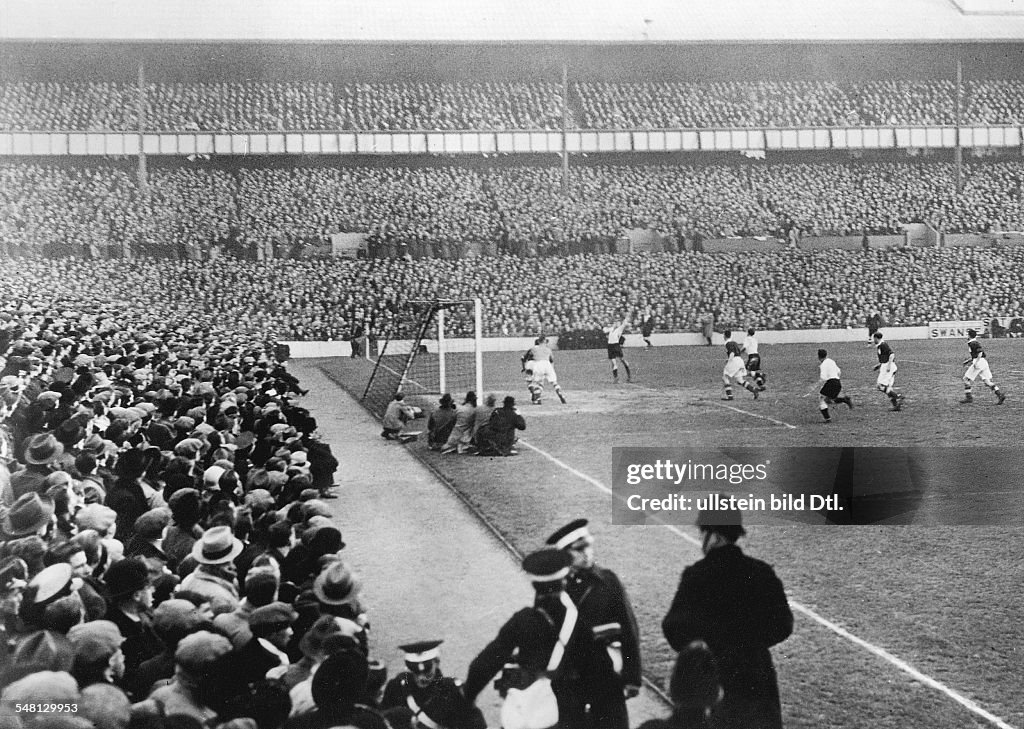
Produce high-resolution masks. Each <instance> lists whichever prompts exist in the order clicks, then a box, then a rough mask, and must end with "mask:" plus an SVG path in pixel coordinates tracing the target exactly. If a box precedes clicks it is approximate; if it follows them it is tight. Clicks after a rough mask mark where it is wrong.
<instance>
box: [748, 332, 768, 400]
mask: <svg viewBox="0 0 1024 729" xmlns="http://www.w3.org/2000/svg"><path fill="white" fill-rule="evenodd" d="M757 347H758V344H757V332H755V331H754V329H753V327H751V328H749V329H747V336H746V337H745V338H744V339H743V352H745V353H746V355H747V374H748V375H750V376H751V377H753V378H754V384H755V385H757V389H758V390H760V391H761V392H764V391H765V386H764V381H765V376H764V372H762V371H761V355H760V354H758V351H757Z"/></svg>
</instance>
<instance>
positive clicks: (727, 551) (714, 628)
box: [662, 511, 793, 727]
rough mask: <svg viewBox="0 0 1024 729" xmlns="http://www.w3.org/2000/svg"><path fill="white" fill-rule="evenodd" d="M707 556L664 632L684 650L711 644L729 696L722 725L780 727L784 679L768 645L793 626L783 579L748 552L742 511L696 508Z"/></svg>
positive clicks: (688, 574) (689, 571)
mask: <svg viewBox="0 0 1024 729" xmlns="http://www.w3.org/2000/svg"><path fill="white" fill-rule="evenodd" d="M697 527H698V528H699V530H700V534H701V539H702V551H703V552H704V555H705V556H704V558H703V559H701V560H700V561H698V562H696V563H695V564H693V565H691V566H689V567H687V568H686V569H685V570H683V575H682V577H681V578H680V581H679V587H678V589H677V590H676V594H675V597H674V598H673V599H672V605H671V606H670V607H669V611H668V614H667V615H666V616H665V618H664V620H663V621H662V630H663V631H664V633H665V638H666V639H667V640H668V642H669V645H671V646H672V647H673V648H674V649H675V650H677V651H682V650H683V649H685V648H686V647H687V646H689V645H690V644H691V642H693V641H695V640H701V641H704V642H705V643H706V644H707V646H708V647H709V648H710V649H711V653H712V654H713V655H714V658H715V661H716V662H717V665H718V670H719V673H720V676H721V681H722V689H723V691H724V696H723V698H722V703H721V704H720V705H719V706H718V708H717V709H716V711H715V715H716V721H717V720H720V721H722V722H723V726H750V725H751V723H756V724H757V726H764V727H781V726H782V713H781V705H780V701H779V686H778V680H777V678H776V675H775V667H774V665H773V664H772V658H771V653H770V652H769V648H770V647H771V646H773V645H776V644H777V643H781V642H782V641H784V640H785V639H786V638H788V637H789V636H790V634H791V633H792V632H793V613H792V612H791V611H790V609H789V602H788V601H787V600H786V593H785V590H784V589H783V587H782V582H781V581H780V580H779V578H778V577H777V576H776V575H775V571H774V570H773V569H772V568H771V567H770V566H769V565H768V564H766V563H764V562H762V561H760V560H757V559H753V558H751V557H747V556H746V555H744V554H743V552H742V551H741V550H740V548H739V547H738V546H737V544H736V541H737V540H738V539H739V538H740V537H741V536H743V535H744V534H746V531H745V530H744V528H743V523H742V512H739V511H715V512H711V511H702V512H700V513H699V514H698V515H697Z"/></svg>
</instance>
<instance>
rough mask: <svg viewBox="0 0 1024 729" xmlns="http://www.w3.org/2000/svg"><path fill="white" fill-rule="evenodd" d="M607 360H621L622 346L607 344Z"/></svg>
mask: <svg viewBox="0 0 1024 729" xmlns="http://www.w3.org/2000/svg"><path fill="white" fill-rule="evenodd" d="M608 359H622V345H621V344H609V345H608Z"/></svg>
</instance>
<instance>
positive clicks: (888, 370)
mask: <svg viewBox="0 0 1024 729" xmlns="http://www.w3.org/2000/svg"><path fill="white" fill-rule="evenodd" d="M871 338H872V339H874V340H875V352H876V353H877V354H878V364H876V365H875V366H874V368H873V369H875V370H877V372H878V380H877V383H876V384H877V385H878V390H879V391H880V392H884V393H885V396H886V397H888V398H889V402H891V403H892V407H891V408H890V410H893V411H895V412H899V411H900V410H902V409H903V393H901V392H898V391H897V390H896V387H895V384H894V383H895V382H896V369H897V367H896V354H895V353H894V352H893V351H892V347H890V346H889V343H888V342H886V341H883V340H884V337H883V335H882V333H881V332H875V333H874V334H873V335H871Z"/></svg>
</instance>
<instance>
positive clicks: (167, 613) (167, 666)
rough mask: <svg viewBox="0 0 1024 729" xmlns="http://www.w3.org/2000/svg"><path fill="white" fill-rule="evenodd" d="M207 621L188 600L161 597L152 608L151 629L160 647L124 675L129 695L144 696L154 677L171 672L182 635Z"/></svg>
mask: <svg viewBox="0 0 1024 729" xmlns="http://www.w3.org/2000/svg"><path fill="white" fill-rule="evenodd" d="M211 627H212V626H211V624H210V622H209V621H208V620H207V619H206V618H205V617H203V615H202V613H200V612H199V610H198V609H197V608H196V606H195V605H193V604H192V603H191V602H189V601H188V600H181V599H176V598H171V599H170V600H164V601H163V602H162V603H160V604H159V605H157V606H156V608H155V609H154V610H153V631H154V632H155V633H156V635H157V637H158V638H160V640H161V642H162V643H163V646H164V648H163V650H162V651H161V652H160V653H159V654H158V655H156V656H154V657H153V658H150V659H148V660H145V661H143V662H142V663H141V664H139V667H138V668H137V669H136V670H135V672H134V673H133V674H132V675H131V676H128V677H127V678H126V688H128V689H129V691H130V692H131V694H132V696H134V697H137V698H141V697H144V696H148V695H149V692H150V689H152V687H153V685H154V684H155V683H157V682H158V681H164V680H169V679H170V678H172V677H173V676H174V651H175V650H177V648H178V643H179V642H180V641H181V640H182V639H183V638H184V637H185V636H186V635H190V634H191V633H194V632H196V631H198V630H209V629H210V628H211Z"/></svg>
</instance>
